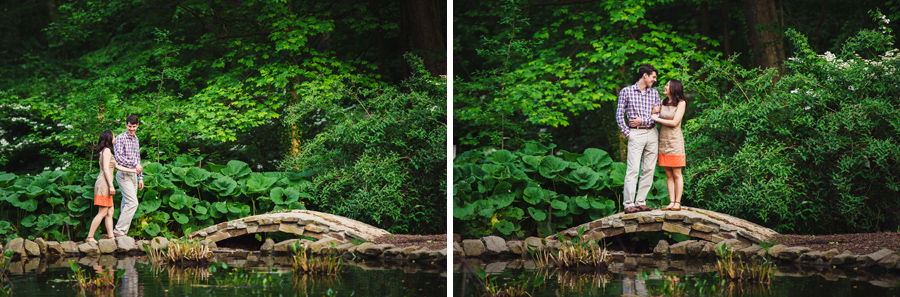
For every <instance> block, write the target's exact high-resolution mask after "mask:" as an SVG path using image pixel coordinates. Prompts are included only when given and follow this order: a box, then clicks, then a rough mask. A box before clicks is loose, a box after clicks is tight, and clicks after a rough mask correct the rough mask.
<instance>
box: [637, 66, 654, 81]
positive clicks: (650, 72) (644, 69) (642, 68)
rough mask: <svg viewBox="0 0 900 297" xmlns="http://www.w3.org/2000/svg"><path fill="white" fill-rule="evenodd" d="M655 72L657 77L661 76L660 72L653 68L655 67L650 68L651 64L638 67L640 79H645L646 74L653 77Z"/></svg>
mask: <svg viewBox="0 0 900 297" xmlns="http://www.w3.org/2000/svg"><path fill="white" fill-rule="evenodd" d="M654 72H656V74H657V75H658V74H659V72H658V71H656V68H653V66H650V64H644V65H641V66H639V67H638V79H641V78H642V77H644V73H646V74H647V75H653V73H654Z"/></svg>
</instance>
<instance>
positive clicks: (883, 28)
mask: <svg viewBox="0 0 900 297" xmlns="http://www.w3.org/2000/svg"><path fill="white" fill-rule="evenodd" d="M879 19H880V20H879V22H881V23H882V24H881V28H879V29H881V34H887V33H888V28H887V24H890V23H891V19H888V18H887V16H886V15H883V14H882V15H881V17H879Z"/></svg>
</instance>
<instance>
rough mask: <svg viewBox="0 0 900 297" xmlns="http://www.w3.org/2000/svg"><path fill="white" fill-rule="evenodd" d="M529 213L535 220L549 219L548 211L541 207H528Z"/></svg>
mask: <svg viewBox="0 0 900 297" xmlns="http://www.w3.org/2000/svg"><path fill="white" fill-rule="evenodd" d="M528 214H530V215H531V217H532V218H533V219H534V220H535V221H538V222H540V221H543V220H546V219H547V213H546V212H544V211H543V210H540V209H536V208H534V207H531V206H529V207H528Z"/></svg>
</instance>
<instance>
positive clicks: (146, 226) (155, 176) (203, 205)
mask: <svg viewBox="0 0 900 297" xmlns="http://www.w3.org/2000/svg"><path fill="white" fill-rule="evenodd" d="M177 159H178V160H180V162H179V161H176V162H171V163H168V164H165V165H163V164H160V163H147V164H145V166H144V168H145V171H144V185H145V188H144V190H143V191H139V192H138V195H139V199H138V200H139V201H140V205H139V206H138V209H137V212H136V213H135V216H134V219H133V221H132V225H131V226H132V228H131V231H130V235H133V236H134V235H137V236H141V237H152V236H160V235H164V236H168V237H180V236H182V235H185V234H187V233H190V232H192V231H195V230H199V229H200V228H205V227H208V226H210V225H213V224H216V223H219V222H222V221H228V220H234V219H238V218H241V217H246V216H249V215H255V214H259V213H264V212H269V211H279V210H286V209H305V206H304V203H306V202H307V200H306V199H307V198H308V197H309V195H308V194H306V192H305V191H306V190H301V189H309V188H311V184H310V181H309V180H308V179H306V178H305V177H308V176H309V175H308V174H304V173H293V172H252V171H251V170H250V169H249V168H248V167H247V164H246V163H244V162H241V161H231V162H228V165H226V166H220V165H216V164H213V163H204V166H203V167H196V166H194V165H193V164H197V163H198V162H199V161H200V160H199V159H192V158H187V157H179V158H177ZM98 175H99V171H93V172H87V173H84V175H81V176H78V175H76V172H72V171H61V170H57V171H45V172H43V173H41V174H39V175H34V176H30V175H19V176H17V175H15V174H10V173H5V172H0V200H2V201H4V202H3V203H0V214H2V217H3V218H4V220H0V236H2V237H15V236H18V237H29V236H33V237H42V238H45V239H47V240H58V241H63V240H72V239H75V238H83V237H84V236H86V234H87V228H88V227H89V224H90V220H91V219H93V217H94V215H95V214H96V211H95V208H93V207H92V205H93V199H94V195H93V191H94V188H93V185H94V182H95V181H96V180H97V176H98ZM277 195H281V196H278V198H277V199H273V198H272V197H273V196H277ZM118 197H121V194H119V193H117V196H116V197H115V198H116V200H114V201H118ZM301 198H302V199H301ZM116 206H117V207H118V205H116ZM117 211H118V210H117Z"/></svg>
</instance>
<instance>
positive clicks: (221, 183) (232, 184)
mask: <svg viewBox="0 0 900 297" xmlns="http://www.w3.org/2000/svg"><path fill="white" fill-rule="evenodd" d="M209 188H210V189H212V190H213V191H215V192H216V194H218V195H219V196H229V195H231V194H232V193H234V189H236V188H237V182H236V181H234V179H231V177H228V176H224V175H222V176H219V178H216V179H215V180H213V181H212V182H211V183H210V184H209Z"/></svg>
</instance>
